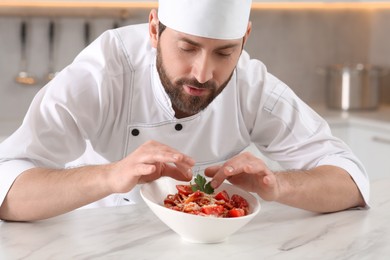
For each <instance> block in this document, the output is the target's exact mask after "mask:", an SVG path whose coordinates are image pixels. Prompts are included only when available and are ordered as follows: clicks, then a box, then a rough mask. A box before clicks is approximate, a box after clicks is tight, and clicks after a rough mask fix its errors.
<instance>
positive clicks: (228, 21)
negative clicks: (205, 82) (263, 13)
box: [158, 0, 252, 40]
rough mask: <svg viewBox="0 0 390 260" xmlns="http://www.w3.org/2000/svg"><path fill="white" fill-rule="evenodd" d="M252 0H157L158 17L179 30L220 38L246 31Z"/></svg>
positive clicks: (232, 37)
mask: <svg viewBox="0 0 390 260" xmlns="http://www.w3.org/2000/svg"><path fill="white" fill-rule="evenodd" d="M251 4H252V0H159V7H158V18H159V20H160V21H161V22H162V23H163V24H164V25H166V26H167V27H169V28H171V29H174V30H176V31H179V32H183V33H187V34H191V35H195V36H201V37H207V38H213V39H222V40H232V39H239V38H242V37H243V36H244V35H245V32H246V29H247V26H248V21H249V14H250V8H251Z"/></svg>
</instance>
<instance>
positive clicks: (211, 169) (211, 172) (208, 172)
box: [204, 165, 221, 178]
mask: <svg viewBox="0 0 390 260" xmlns="http://www.w3.org/2000/svg"><path fill="white" fill-rule="evenodd" d="M220 168H221V165H213V166H210V167H207V168H206V169H205V170H204V175H206V176H207V177H210V178H212V177H214V175H215V174H217V172H218V170H219V169H220Z"/></svg>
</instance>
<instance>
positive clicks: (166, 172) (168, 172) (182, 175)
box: [161, 164, 192, 181]
mask: <svg viewBox="0 0 390 260" xmlns="http://www.w3.org/2000/svg"><path fill="white" fill-rule="evenodd" d="M161 176H167V177H171V178H173V179H176V180H179V181H190V180H191V179H192V171H191V169H190V170H186V171H182V170H180V169H178V168H177V167H174V166H172V165H169V164H167V165H165V167H164V168H163V170H162V172H161Z"/></svg>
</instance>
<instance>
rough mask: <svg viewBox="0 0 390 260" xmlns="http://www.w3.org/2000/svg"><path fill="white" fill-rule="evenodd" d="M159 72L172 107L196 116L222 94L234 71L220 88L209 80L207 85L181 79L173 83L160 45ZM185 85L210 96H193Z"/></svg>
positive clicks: (188, 79) (158, 53)
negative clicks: (206, 90)
mask: <svg viewBox="0 0 390 260" xmlns="http://www.w3.org/2000/svg"><path fill="white" fill-rule="evenodd" d="M156 63H157V71H158V74H159V76H160V80H161V83H162V85H163V87H164V89H165V91H166V93H167V95H168V96H169V98H170V99H171V102H172V107H173V108H174V109H175V110H179V111H181V112H183V113H185V114H187V115H189V116H190V115H195V114H197V113H199V112H200V111H202V110H203V109H205V108H206V107H207V106H208V105H209V104H210V103H211V102H212V101H213V100H214V99H215V98H216V97H217V96H218V95H219V94H220V93H221V92H222V90H224V89H225V87H226V86H227V84H228V83H229V81H230V79H231V77H232V75H233V71H232V73H231V74H230V76H229V77H228V79H227V80H226V81H225V82H224V83H223V84H222V85H221V86H220V87H218V86H217V84H216V83H215V82H214V81H212V80H209V81H207V82H205V83H200V82H199V81H197V80H196V79H195V78H192V79H190V78H179V79H178V80H176V81H175V82H172V81H171V79H170V78H169V76H168V74H167V72H166V70H165V68H164V65H163V58H162V55H161V49H160V44H158V46H157V61H156ZM183 85H190V86H194V87H197V88H199V89H208V90H209V94H208V95H207V96H192V95H188V94H187V93H185V91H184V89H183Z"/></svg>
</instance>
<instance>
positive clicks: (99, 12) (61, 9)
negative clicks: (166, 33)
mask: <svg viewBox="0 0 390 260" xmlns="http://www.w3.org/2000/svg"><path fill="white" fill-rule="evenodd" d="M157 6H158V5H157V1H155V2H153V1H126V2H121V1H88V2H85V1H15V0H14V1H7V0H6V1H1V2H0V16H29V17H31V16H53V17H56V16H76V17H85V16H88V17H120V18H124V19H125V18H128V17H130V16H131V15H132V14H133V13H134V12H136V11H137V10H139V9H151V8H157Z"/></svg>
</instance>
